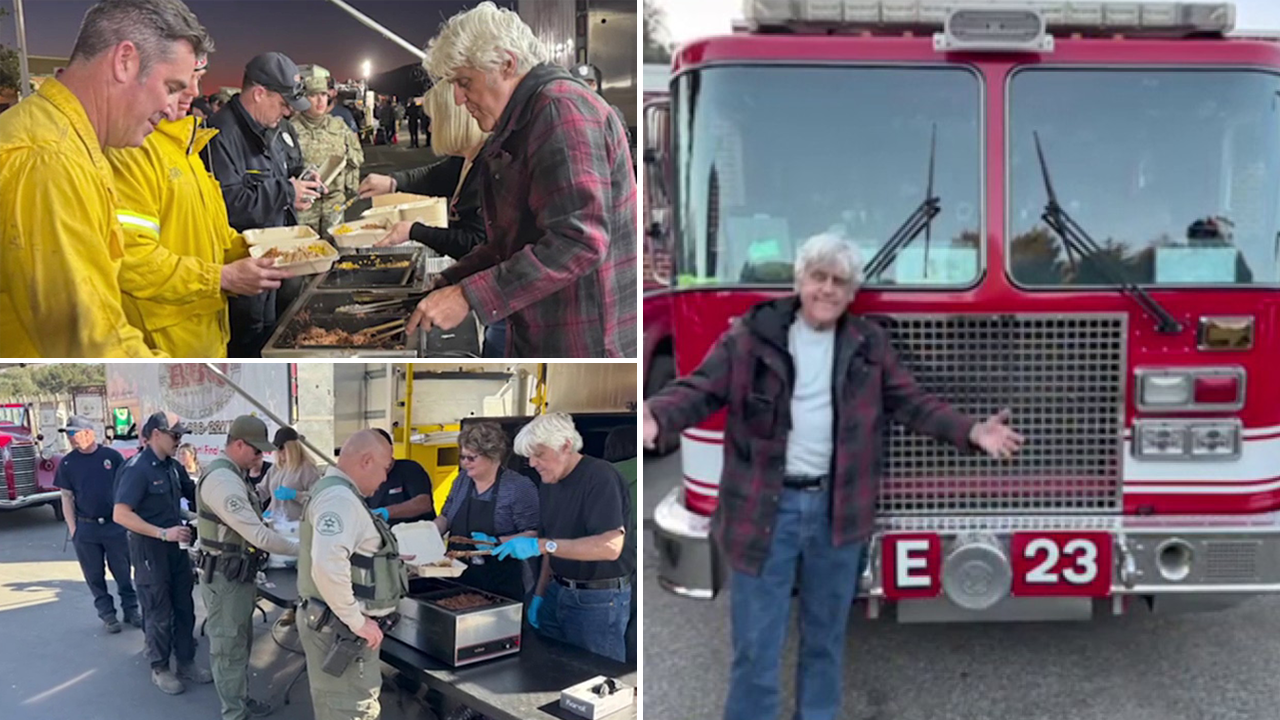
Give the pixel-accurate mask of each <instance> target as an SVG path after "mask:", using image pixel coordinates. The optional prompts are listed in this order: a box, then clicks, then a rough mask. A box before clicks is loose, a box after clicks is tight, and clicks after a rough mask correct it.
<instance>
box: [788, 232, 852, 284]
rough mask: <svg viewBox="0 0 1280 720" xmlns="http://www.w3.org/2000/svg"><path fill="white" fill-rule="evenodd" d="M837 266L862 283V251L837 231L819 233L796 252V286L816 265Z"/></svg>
mask: <svg viewBox="0 0 1280 720" xmlns="http://www.w3.org/2000/svg"><path fill="white" fill-rule="evenodd" d="M832 266H834V267H836V268H839V269H840V270H841V271H842V272H843V273H844V274H845V275H847V276H848V277H849V278H850V279H852V280H853V282H854V283H855V284H861V283H862V253H861V252H859V251H858V248H857V246H856V245H854V244H853V243H851V242H849V241H848V240H846V239H845V238H843V237H841V236H840V235H836V234H835V233H830V232H826V233H819V234H817V235H814V236H813V237H811V238H809V239H808V240H805V241H804V244H803V245H801V246H800V252H799V253H797V254H796V270H795V278H796V288H797V289H798V288H799V287H800V279H801V278H803V277H804V276H805V273H807V272H809V270H811V269H813V268H816V267H832Z"/></svg>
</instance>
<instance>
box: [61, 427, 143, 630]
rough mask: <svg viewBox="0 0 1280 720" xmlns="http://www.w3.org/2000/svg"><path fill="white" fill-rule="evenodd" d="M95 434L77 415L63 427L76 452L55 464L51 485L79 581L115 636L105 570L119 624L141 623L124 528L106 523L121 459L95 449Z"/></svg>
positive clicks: (115, 621)
mask: <svg viewBox="0 0 1280 720" xmlns="http://www.w3.org/2000/svg"><path fill="white" fill-rule="evenodd" d="M97 431H98V425H97V423H94V422H92V421H91V420H89V419H88V418H86V417H84V416H82V415H76V416H74V417H72V418H71V419H70V420H68V421H67V426H66V427H64V428H62V432H64V433H66V434H67V439H68V440H69V441H70V442H71V446H72V447H73V448H75V452H73V453H69V454H67V455H66V456H65V457H63V458H62V462H60V463H58V472H57V473H56V474H55V475H54V478H53V484H54V486H56V487H58V488H59V489H61V490H62V510H63V515H64V516H65V518H66V522H67V532H68V533H70V536H71V541H72V543H73V544H74V545H75V548H76V559H77V560H79V561H80V570H81V571H82V572H83V573H84V580H85V582H86V583H88V584H89V590H90V591H91V592H92V593H93V606H94V607H95V608H97V610H98V617H100V618H102V622H103V623H104V624H106V626H107V632H109V633H118V632H120V620H119V619H117V617H116V607H115V603H114V602H113V600H112V597H111V593H110V592H109V591H108V590H107V572H106V568H110V569H111V577H113V578H115V580H116V591H117V593H118V594H119V595H120V609H121V610H123V611H124V621H125V622H127V623H129V624H130V625H132V626H134V627H139V628H140V627H142V618H141V616H139V615H138V596H137V594H136V593H134V591H133V573H132V571H131V569H130V567H129V541H128V539H126V537H125V531H124V528H123V527H121V526H119V525H117V524H116V523H115V522H114V521H113V520H112V519H111V515H112V506H113V505H114V504H115V498H114V492H113V488H114V485H115V477H116V472H118V471H119V470H120V467H121V466H122V465H124V458H123V457H122V456H121V455H120V453H118V452H116V451H115V450H112V449H111V448H109V447H104V446H102V445H99V444H98V437H97ZM104 561H105V566H104Z"/></svg>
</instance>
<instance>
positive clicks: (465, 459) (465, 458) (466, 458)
mask: <svg viewBox="0 0 1280 720" xmlns="http://www.w3.org/2000/svg"><path fill="white" fill-rule="evenodd" d="M458 458H459V459H461V460H462V462H475V461H477V460H479V459H480V456H479V455H459V456H458Z"/></svg>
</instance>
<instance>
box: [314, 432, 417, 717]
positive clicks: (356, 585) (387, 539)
mask: <svg viewBox="0 0 1280 720" xmlns="http://www.w3.org/2000/svg"><path fill="white" fill-rule="evenodd" d="M393 462H394V459H393V458H392V456H391V443H389V442H387V441H386V439H384V438H383V437H382V436H381V435H379V434H378V433H376V432H374V431H372V430H361V431H360V432H358V433H356V434H355V435H352V436H351V438H350V439H349V440H347V442H346V444H344V445H343V446H342V451H341V452H340V453H339V455H338V465H337V467H330V468H329V472H328V473H327V474H326V475H325V476H324V477H323V478H321V479H320V481H319V482H317V483H316V484H315V486H314V487H313V488H312V489H311V499H310V501H308V502H307V506H306V509H305V510H303V513H302V528H301V536H302V552H301V554H300V555H299V556H298V597H299V598H301V599H302V605H301V616H300V619H299V622H298V636H299V638H301V640H302V649H303V651H304V652H305V653H306V656H307V679H308V682H310V684H311V706H312V708H314V710H315V717H316V720H375V719H376V718H377V717H379V714H380V706H379V704H378V691H379V690H380V688H381V687H382V672H381V670H380V669H379V665H378V647H379V646H380V645H381V644H382V627H381V625H380V623H379V619H382V620H383V622H385V621H386V617H387V616H389V615H390V614H391V613H393V612H395V609H396V606H397V604H399V602H400V598H401V597H403V596H404V594H405V592H406V590H407V589H408V585H409V579H408V575H407V574H406V571H405V566H404V563H403V562H402V560H401V558H400V555H399V548H398V547H397V546H396V539H395V536H394V535H392V534H391V529H390V527H389V526H388V525H387V524H386V522H384V521H383V520H382V519H381V518H379V517H375V516H374V515H373V513H372V512H371V511H370V510H369V508H368V507H366V506H365V503H364V498H366V497H368V496H370V495H372V494H373V493H374V491H376V490H377V489H378V486H379V485H381V484H382V483H383V482H385V481H386V479H387V471H388V470H390V468H391V465H392V463H393ZM335 645H336V646H338V647H335Z"/></svg>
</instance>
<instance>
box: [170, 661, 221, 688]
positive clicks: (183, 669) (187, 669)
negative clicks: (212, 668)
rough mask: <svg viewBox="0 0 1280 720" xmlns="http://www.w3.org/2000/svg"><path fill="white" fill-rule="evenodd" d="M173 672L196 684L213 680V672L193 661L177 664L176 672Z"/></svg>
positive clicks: (203, 683)
mask: <svg viewBox="0 0 1280 720" xmlns="http://www.w3.org/2000/svg"><path fill="white" fill-rule="evenodd" d="M175 674H176V675H177V676H178V677H179V678H182V679H183V680H190V681H191V682H193V683H196V684H198V685H205V684H208V683H211V682H213V673H211V672H209V671H208V670H205V669H204V668H202V667H200V666H199V665H197V664H195V663H194V662H192V663H186V664H180V665H178V672H177V673H175Z"/></svg>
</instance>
